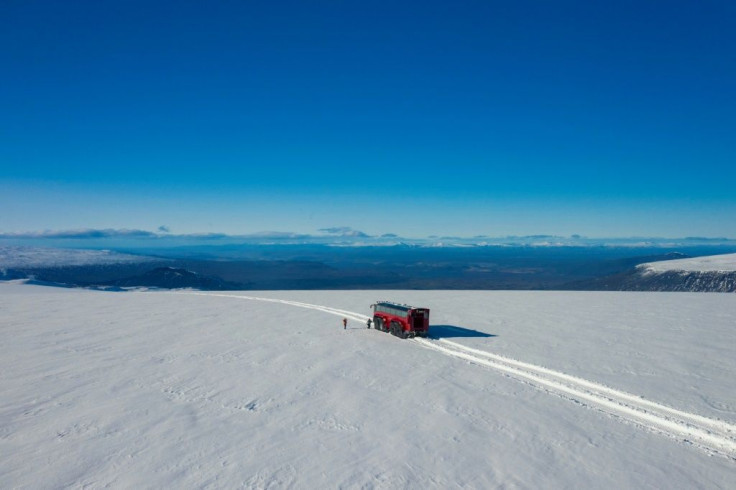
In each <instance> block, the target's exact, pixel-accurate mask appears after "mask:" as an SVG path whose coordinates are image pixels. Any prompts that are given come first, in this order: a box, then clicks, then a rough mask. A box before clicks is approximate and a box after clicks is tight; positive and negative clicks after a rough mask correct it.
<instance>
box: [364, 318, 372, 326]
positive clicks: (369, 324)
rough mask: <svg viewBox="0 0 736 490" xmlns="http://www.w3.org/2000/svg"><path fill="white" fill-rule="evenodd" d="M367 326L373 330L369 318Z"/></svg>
mask: <svg viewBox="0 0 736 490" xmlns="http://www.w3.org/2000/svg"><path fill="white" fill-rule="evenodd" d="M365 324H366V325H368V328H371V319H370V318H369V319H368V321H367V322H365Z"/></svg>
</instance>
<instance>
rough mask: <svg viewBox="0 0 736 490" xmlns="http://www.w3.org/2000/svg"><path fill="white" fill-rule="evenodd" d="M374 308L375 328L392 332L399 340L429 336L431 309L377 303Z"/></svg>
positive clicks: (386, 302) (387, 302)
mask: <svg viewBox="0 0 736 490" xmlns="http://www.w3.org/2000/svg"><path fill="white" fill-rule="evenodd" d="M371 308H373V328H375V329H376V330H380V331H382V332H391V334H393V335H396V336H397V337H399V338H402V339H405V338H407V337H426V336H427V335H428V334H429V308H416V307H414V306H409V305H403V304H400V303H392V302H390V301H376V303H375V304H372V305H371Z"/></svg>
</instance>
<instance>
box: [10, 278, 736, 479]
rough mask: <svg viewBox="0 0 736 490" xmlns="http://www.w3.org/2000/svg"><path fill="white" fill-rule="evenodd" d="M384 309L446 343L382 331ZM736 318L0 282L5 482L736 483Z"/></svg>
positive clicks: (454, 295) (623, 297)
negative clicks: (378, 305) (416, 318)
mask: <svg viewBox="0 0 736 490" xmlns="http://www.w3.org/2000/svg"><path fill="white" fill-rule="evenodd" d="M378 298H389V299H393V300H395V301H399V302H404V303H410V304H416V305H418V306H426V307H429V308H431V309H432V313H431V319H432V322H431V323H432V331H433V334H434V336H435V337H436V338H433V339H426V340H425V339H415V340H399V339H397V338H395V337H392V336H390V335H389V334H385V333H381V332H377V331H375V330H372V329H371V330H368V329H366V328H365V323H364V320H365V319H366V318H367V316H366V315H368V314H369V313H370V310H369V308H368V305H369V304H371V303H373V302H374V301H375V300H376V299H378ZM343 317H345V318H348V329H347V330H343V328H342V322H341V319H342V318H343ZM734 325H736V296H734V295H731V294H716V293H713V294H702V293H700V294H698V293H618V292H582V293H578V292H524V291H516V292H504V291H495V292H483V291H281V292H273V291H272V292H258V293H255V292H248V293H241V292H232V293H219V292H211V293H210V292H193V291H179V292H131V293H109V292H99V291H87V290H68V289H55V288H44V287H39V286H29V285H22V284H17V283H16V284H13V283H0V335H1V336H2V339H3V342H2V343H1V344H0V453H2V454H3V458H2V459H0V487H1V488H14V487H27V488H59V487H85V486H90V487H93V488H98V487H104V486H107V485H109V486H113V487H122V488H162V487H166V488H192V487H196V488H202V487H216V488H233V487H235V488H239V487H244V488H421V489H425V488H442V489H444V488H497V487H510V488H622V487H623V488H645V487H652V488H736V360H735V359H734V356H733V352H734V347H736V329H734V328H733V327H734ZM481 335H486V336H481ZM488 335H492V336H488Z"/></svg>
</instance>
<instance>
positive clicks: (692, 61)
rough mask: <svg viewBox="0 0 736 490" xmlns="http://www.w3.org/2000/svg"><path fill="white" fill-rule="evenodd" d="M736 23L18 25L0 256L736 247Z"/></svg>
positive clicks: (187, 21)
mask: <svg viewBox="0 0 736 490" xmlns="http://www.w3.org/2000/svg"><path fill="white" fill-rule="evenodd" d="M734 26H736V3H734V2H732V1H727V0H724V1H700V2H693V1H688V2H683V1H657V2H647V1H641V0H639V1H631V2H630V1H616V2H591V1H554V2H543V1H504V2H495V1H490V0H485V1H462V2H451V1H441V2H438V1H417V2H400V1H395V0H394V1H386V2H383V1H360V2H359V1H334V2H320V1H314V2H304V1H295V2H282V1H279V2H274V1H242V2H241V1H211V2H200V1H197V2H194V1H165V2H162V1H154V0H145V1H124V2H122V1H121V2H108V1H84V2H80V1H33V0H9V1H4V2H2V4H0V43H1V45H2V46H3V47H2V49H1V50H0V71H1V72H2V76H0V114H1V115H0V121H2V122H1V124H2V126H1V127H0V232H10V231H29V230H42V229H53V230H57V229H70V228H87V227H90V228H95V227H97V228H100V227H106V228H139V229H151V230H154V229H156V228H158V226H160V225H165V226H168V227H169V228H170V229H171V230H172V232H181V233H188V232H225V233H250V232H257V231H263V230H282V231H296V232H313V231H314V230H317V229H320V228H325V227H331V226H351V227H353V228H355V229H359V230H363V231H365V232H367V233H372V234H380V233H388V232H393V233H399V234H404V235H407V236H422V235H431V234H452V235H476V234H487V235H506V234H537V233H550V234H572V233H580V234H584V235H589V236H629V235H645V236H655V235H656V236H688V235H701V236H729V237H736V29H735V28H734Z"/></svg>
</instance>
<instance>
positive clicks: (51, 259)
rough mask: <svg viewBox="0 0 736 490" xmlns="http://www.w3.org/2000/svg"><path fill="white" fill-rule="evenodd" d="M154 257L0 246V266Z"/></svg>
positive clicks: (118, 261)
mask: <svg viewBox="0 0 736 490" xmlns="http://www.w3.org/2000/svg"><path fill="white" fill-rule="evenodd" d="M151 260H159V259H154V258H152V257H145V256H142V255H130V254H123V253H119V252H112V251H110V250H79V249H65V248H44V247H0V268H7V267H66V266H80V265H99V264H127V263H138V262H148V261H151Z"/></svg>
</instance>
